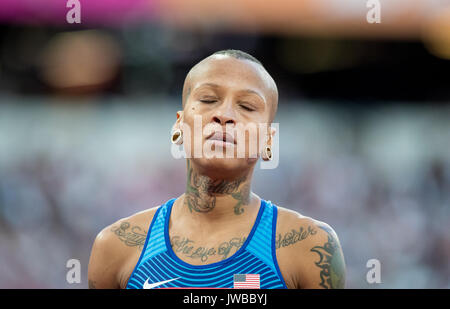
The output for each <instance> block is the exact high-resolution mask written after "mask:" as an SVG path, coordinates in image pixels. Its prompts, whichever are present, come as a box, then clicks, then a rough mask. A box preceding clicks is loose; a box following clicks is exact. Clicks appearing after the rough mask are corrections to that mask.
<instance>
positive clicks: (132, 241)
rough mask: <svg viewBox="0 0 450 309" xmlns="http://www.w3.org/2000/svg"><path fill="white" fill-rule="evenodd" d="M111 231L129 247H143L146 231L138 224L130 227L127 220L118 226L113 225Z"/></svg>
mask: <svg viewBox="0 0 450 309" xmlns="http://www.w3.org/2000/svg"><path fill="white" fill-rule="evenodd" d="M111 231H113V232H114V234H116V235H117V236H118V237H119V239H120V240H121V241H122V242H123V243H124V244H125V245H127V246H129V247H139V249H142V248H143V247H144V244H145V239H146V237H147V232H146V231H145V230H143V229H141V228H140V227H139V226H133V227H131V228H130V223H129V222H122V223H121V224H120V226H118V227H113V228H112V229H111Z"/></svg>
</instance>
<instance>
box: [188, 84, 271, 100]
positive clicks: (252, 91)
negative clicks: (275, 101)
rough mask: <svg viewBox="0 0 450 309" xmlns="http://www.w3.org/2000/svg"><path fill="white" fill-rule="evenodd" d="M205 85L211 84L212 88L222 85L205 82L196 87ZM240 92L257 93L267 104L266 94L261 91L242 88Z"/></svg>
mask: <svg viewBox="0 0 450 309" xmlns="http://www.w3.org/2000/svg"><path fill="white" fill-rule="evenodd" d="M203 86H209V87H211V88H220V87H221V86H220V85H217V84H214V83H203V84H201V85H199V86H198V87H196V88H195V89H198V88H200V87H203ZM239 92H247V93H251V94H255V95H257V96H258V97H260V98H261V100H262V101H263V102H264V104H266V99H264V96H262V95H261V94H260V93H259V92H257V91H255V90H253V89H241V90H239Z"/></svg>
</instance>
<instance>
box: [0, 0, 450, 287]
mask: <svg viewBox="0 0 450 309" xmlns="http://www.w3.org/2000/svg"><path fill="white" fill-rule="evenodd" d="M80 2H81V24H68V23H67V22H66V14H67V12H68V11H69V8H66V1H62V0H61V1H50V0H46V1H44V0H41V1H26V0H3V1H2V2H1V3H0V23H1V24H0V102H1V104H0V288H86V287H87V278H86V273H87V264H88V260H89V254H90V249H91V245H92V242H93V240H94V238H95V236H96V234H97V233H98V232H99V231H100V230H101V229H102V228H103V227H105V226H106V225H109V224H111V223H112V222H114V221H116V220H117V219H119V218H121V217H124V216H128V215H130V214H133V213H135V212H137V211H140V210H143V209H146V208H149V207H153V206H156V205H159V204H161V203H163V202H165V201H166V200H168V199H169V198H171V197H174V196H178V195H180V194H181V193H182V192H183V191H184V185H185V162H184V160H182V159H181V160H175V159H173V158H172V157H171V155H170V142H169V133H170V129H171V126H172V124H173V122H174V121H175V119H176V116H175V113H176V111H177V110H178V109H179V108H180V106H181V89H182V83H183V79H184V77H185V75H186V73H187V72H188V70H189V68H190V67H191V66H192V65H193V64H195V63H196V62H197V61H199V60H200V59H202V58H204V57H205V56H207V55H209V54H211V53H213V52H215V51H217V50H220V49H227V48H233V49H242V50H244V51H246V52H248V53H250V54H252V55H254V56H255V57H257V58H258V59H259V60H261V61H262V62H263V63H264V64H265V66H266V68H267V69H268V71H269V72H270V73H271V74H272V76H273V77H274V79H275V81H276V82H277V84H278V87H279V91H280V105H279V113H278V115H277V118H276V120H275V121H276V122H278V123H279V134H280V154H279V156H280V164H279V166H278V168H277V169H274V170H256V174H255V183H254V187H253V189H254V191H255V192H256V193H257V194H258V195H260V196H261V197H263V198H265V199H268V200H271V201H273V202H274V203H276V204H278V205H280V206H284V207H287V208H290V209H294V210H298V211H300V212H301V213H303V214H305V215H308V216H312V217H314V218H316V219H319V220H322V221H325V222H327V223H329V224H330V225H331V226H333V227H334V229H335V230H336V232H337V233H338V235H339V236H340V239H341V244H342V247H343V250H344V253H345V257H346V263H347V269H348V274H347V287H349V288H450V280H449V278H450V264H449V261H450V224H449V221H450V220H449V219H450V104H449V103H450V1H437V0H436V1H428V0H396V1H388V0H381V1H380V4H381V23H379V24H377V23H374V24H370V23H368V22H367V21H366V15H367V12H368V11H369V10H370V8H368V7H367V3H368V2H370V1H365V0H351V1H350V0H346V1H341V0H296V1H293V0H292V1H291V0H278V1H272V2H270V1H256V0H245V1H237V0H233V1H223V2H219V1H208V0H194V1H182V0H164V1H152V0H139V1H125V0H109V1H107V0H98V1H85V0H81V1H80ZM72 258H75V259H79V260H80V262H81V267H82V277H81V284H68V283H67V282H66V272H67V271H68V269H67V268H66V261H67V260H69V259H72ZM372 258H376V259H378V260H380V262H381V279H382V283H381V284H368V283H367V281H366V273H367V271H368V270H369V269H368V268H367V267H366V262H367V261H368V260H369V259H372Z"/></svg>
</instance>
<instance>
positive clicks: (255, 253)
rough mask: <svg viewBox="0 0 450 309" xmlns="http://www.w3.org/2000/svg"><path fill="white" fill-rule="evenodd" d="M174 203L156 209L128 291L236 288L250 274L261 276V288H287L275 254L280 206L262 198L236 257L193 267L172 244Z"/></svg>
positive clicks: (167, 203)
mask: <svg viewBox="0 0 450 309" xmlns="http://www.w3.org/2000/svg"><path fill="white" fill-rule="evenodd" d="M174 201H175V198H173V199H171V200H169V201H167V202H166V203H165V204H163V205H161V206H160V207H158V209H157V210H156V213H155V215H154V217H153V219H152V222H151V223H150V228H149V230H148V234H147V239H146V241H145V245H144V248H143V250H142V252H141V256H140V258H139V261H138V263H137V264H136V266H135V268H134V270H133V272H132V274H131V276H130V279H129V280H128V284H127V288H128V289H142V288H144V289H145V288H230V289H232V288H234V287H235V282H236V278H243V276H242V275H247V274H249V275H250V274H251V275H259V276H256V278H259V282H258V283H259V284H258V286H259V287H260V288H261V289H280V288H287V287H286V284H285V282H284V280H283V277H282V275H281V273H280V269H279V266H278V262H277V259H276V254H275V250H276V248H275V228H276V222H277V206H276V205H274V204H272V202H270V201H265V200H263V199H261V205H260V208H259V211H258V215H257V217H256V221H255V223H254V225H253V227H252V229H251V231H250V234H249V235H248V237H247V238H246V239H245V242H244V243H243V245H242V246H241V247H240V248H239V249H238V250H237V251H236V252H235V253H234V254H233V255H232V256H230V257H228V258H226V259H224V260H222V261H219V262H216V263H211V264H206V265H191V264H189V263H186V262H185V261H183V260H181V259H180V258H178V257H177V255H176V254H175V252H174V251H173V249H172V246H171V244H170V239H169V218H170V213H171V210H172V206H173V203H174ZM236 275H237V276H236ZM252 278H255V276H253V277H252Z"/></svg>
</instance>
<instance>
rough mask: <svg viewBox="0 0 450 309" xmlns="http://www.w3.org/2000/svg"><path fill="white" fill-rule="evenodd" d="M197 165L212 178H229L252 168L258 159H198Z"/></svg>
mask: <svg viewBox="0 0 450 309" xmlns="http://www.w3.org/2000/svg"><path fill="white" fill-rule="evenodd" d="M193 160H195V164H196V165H197V166H198V167H199V168H200V169H202V170H203V174H206V175H208V176H209V177H211V178H228V177H233V176H234V175H236V174H241V173H242V172H243V171H246V170H248V169H249V168H250V167H252V166H253V165H254V164H255V163H256V160H257V159H246V158H210V159H207V158H197V159H193Z"/></svg>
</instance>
